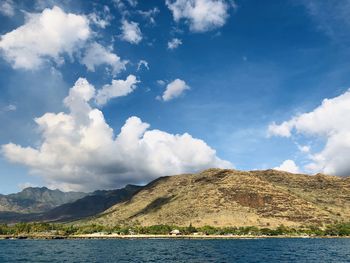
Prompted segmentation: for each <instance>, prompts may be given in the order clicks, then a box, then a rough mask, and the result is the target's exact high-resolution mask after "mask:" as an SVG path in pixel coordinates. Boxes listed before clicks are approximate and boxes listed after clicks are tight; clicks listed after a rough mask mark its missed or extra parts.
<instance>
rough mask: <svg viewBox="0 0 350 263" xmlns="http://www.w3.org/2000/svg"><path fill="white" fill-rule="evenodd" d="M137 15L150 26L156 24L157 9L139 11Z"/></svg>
mask: <svg viewBox="0 0 350 263" xmlns="http://www.w3.org/2000/svg"><path fill="white" fill-rule="evenodd" d="M138 13H139V14H140V15H141V16H142V17H144V18H145V19H147V20H148V21H149V23H150V24H151V25H155V24H156V20H155V17H156V16H157V15H158V13H159V9H158V8H157V7H154V8H153V9H150V10H148V11H142V10H139V11H138Z"/></svg>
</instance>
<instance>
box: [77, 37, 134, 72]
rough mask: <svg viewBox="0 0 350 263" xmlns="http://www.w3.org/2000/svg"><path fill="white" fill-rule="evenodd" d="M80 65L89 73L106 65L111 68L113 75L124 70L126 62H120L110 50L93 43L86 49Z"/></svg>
mask: <svg viewBox="0 0 350 263" xmlns="http://www.w3.org/2000/svg"><path fill="white" fill-rule="evenodd" d="M81 63H82V64H84V65H85V66H86V67H87V69H88V70H90V71H95V68H96V67H97V66H100V65H108V66H109V67H110V68H111V71H112V73H113V74H114V75H115V74H117V73H119V72H120V71H122V70H125V65H126V64H127V63H128V62H127V61H126V60H122V59H121V58H120V57H119V56H118V55H116V54H115V53H113V52H112V51H111V50H110V49H108V48H105V47H103V46H102V45H100V44H98V43H96V42H94V43H92V44H91V45H89V47H88V48H86V50H85V54H84V56H83V58H82V60H81Z"/></svg>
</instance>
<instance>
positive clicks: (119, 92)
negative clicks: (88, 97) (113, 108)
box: [96, 75, 139, 105]
mask: <svg viewBox="0 0 350 263" xmlns="http://www.w3.org/2000/svg"><path fill="white" fill-rule="evenodd" d="M137 83H139V81H138V80H137V79H136V77H135V76H134V75H129V76H128V77H127V78H126V80H121V79H120V80H112V83H111V84H108V85H104V86H103V87H102V89H100V90H98V91H97V95H96V102H97V104H99V105H104V104H106V103H107V102H108V100H110V99H112V98H117V97H122V96H126V95H128V94H130V93H131V92H133V91H134V90H135V89H136V84H137Z"/></svg>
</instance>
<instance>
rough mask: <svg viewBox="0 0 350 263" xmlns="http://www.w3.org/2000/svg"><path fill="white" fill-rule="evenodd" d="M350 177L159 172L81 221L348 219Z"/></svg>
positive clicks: (185, 223) (206, 222)
mask: <svg viewBox="0 0 350 263" xmlns="http://www.w3.org/2000/svg"><path fill="white" fill-rule="evenodd" d="M349 218H350V178H349V177H347V178H344V177H343V178H342V177H336V176H327V175H323V174H317V175H314V176H311V175H303V174H291V173H287V172H281V171H276V170H265V171H247V172H246V171H237V170H226V169H225V170H222V169H209V170H206V171H203V172H201V173H198V174H184V175H176V176H169V177H161V178H159V179H157V180H155V181H153V182H151V183H150V184H148V185H146V186H145V187H144V188H142V189H141V190H140V191H138V192H137V193H136V194H135V195H134V196H133V197H132V198H131V199H130V200H127V201H125V202H122V203H118V204H116V205H114V206H112V207H111V208H109V209H108V210H106V211H105V212H103V213H101V214H100V215H98V216H95V217H94V218H93V219H90V220H88V221H82V222H83V223H97V224H104V225H116V224H140V225H144V226H149V225H156V224H168V225H172V224H174V225H180V226H188V225H189V224H192V225H194V226H204V225H212V226H251V225H254V226H259V227H270V226H271V227H274V226H278V225H280V224H284V225H286V226H300V225H305V224H328V223H334V222H341V221H348V220H349Z"/></svg>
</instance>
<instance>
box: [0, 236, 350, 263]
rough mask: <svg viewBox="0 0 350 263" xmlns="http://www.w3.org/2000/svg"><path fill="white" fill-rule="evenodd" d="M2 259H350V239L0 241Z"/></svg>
mask: <svg viewBox="0 0 350 263" xmlns="http://www.w3.org/2000/svg"><path fill="white" fill-rule="evenodd" d="M0 262H1V263H5V262H35V263H37V262H103V263H104V262H186V263H187V262H200V263H202V262H269V263H274V262H305V263H306V262H307V263H310V262H336V263H341V262H350V239H277V238H276V239H230V240H186V239H183V240H173V239H171V240H170V239H147V240H139V239H138V240H119V239H114V240H0Z"/></svg>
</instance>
